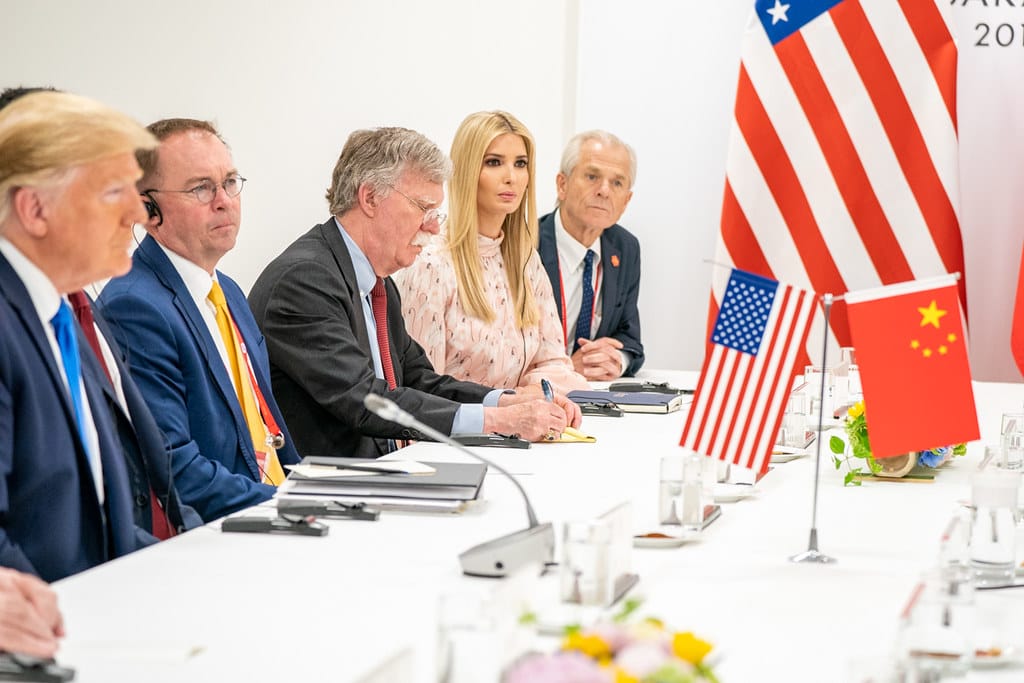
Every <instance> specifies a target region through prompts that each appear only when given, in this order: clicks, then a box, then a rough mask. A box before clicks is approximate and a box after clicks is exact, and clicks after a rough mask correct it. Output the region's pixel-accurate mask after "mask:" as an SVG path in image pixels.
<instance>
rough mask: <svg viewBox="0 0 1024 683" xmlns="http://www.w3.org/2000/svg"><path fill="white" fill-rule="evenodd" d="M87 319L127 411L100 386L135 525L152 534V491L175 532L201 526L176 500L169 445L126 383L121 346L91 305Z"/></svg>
mask: <svg viewBox="0 0 1024 683" xmlns="http://www.w3.org/2000/svg"><path fill="white" fill-rule="evenodd" d="M90 303H91V302H90ZM93 317H94V318H95V319H96V327H98V328H99V330H100V334H102V335H103V336H104V338H105V339H106V340H107V345H108V346H109V347H110V350H111V352H112V354H113V356H114V363H115V365H117V371H118V373H120V375H121V391H122V392H123V393H124V400H125V404H126V407H127V409H128V412H127V414H126V413H125V408H124V407H122V406H121V402H120V401H118V400H117V394H116V393H115V392H114V387H113V386H112V385H111V384H110V382H103V384H102V386H103V397H104V399H105V400H106V403H107V406H108V408H109V409H110V413H111V415H112V416H113V419H114V425H115V427H116V428H117V435H118V437H119V438H120V440H121V449H122V450H123V452H124V459H125V464H126V465H127V466H128V483H129V484H130V485H131V489H132V511H133V513H134V515H135V525H136V526H138V527H140V528H142V529H145V530H146V531H148V532H150V533H152V532H153V517H152V504H151V502H150V494H151V493H153V494H155V495H156V496H157V498H158V499H159V500H160V503H161V505H162V506H163V508H164V511H166V513H167V517H168V519H169V520H170V522H171V525H172V526H174V528H175V529H176V530H177V531H178V532H179V533H181V532H183V531H185V530H187V529H193V528H195V527H198V526H202V524H203V520H202V519H201V518H200V517H199V514H198V513H197V512H196V511H195V510H193V509H192V508H190V507H189V506H187V505H185V504H184V503H182V502H181V500H180V499H179V498H178V492H177V490H176V489H175V488H174V478H173V474H172V473H171V449H170V445H169V444H168V443H167V439H166V438H165V437H164V433H163V432H161V431H160V427H158V426H157V424H156V420H155V419H153V413H151V412H150V411H149V406H148V405H146V401H145V399H143V398H142V393H141V392H140V391H139V387H138V386H137V385H136V384H135V381H134V380H133V379H132V376H131V373H130V372H129V371H128V367H127V364H126V363H127V362H126V360H125V358H124V357H123V355H122V353H123V352H122V351H121V347H120V346H118V344H117V342H116V340H115V338H114V335H113V332H112V330H111V329H110V326H109V325H108V324H107V321H106V319H105V318H104V317H103V315H102V314H101V313H100V312H99V311H98V310H96V308H95V307H93Z"/></svg>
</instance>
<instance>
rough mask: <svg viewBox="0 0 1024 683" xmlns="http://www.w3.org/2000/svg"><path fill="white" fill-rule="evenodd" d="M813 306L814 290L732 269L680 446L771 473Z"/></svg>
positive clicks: (813, 309)
mask: <svg viewBox="0 0 1024 683" xmlns="http://www.w3.org/2000/svg"><path fill="white" fill-rule="evenodd" d="M815 301H816V295H815V294H814V292H809V291H806V290H802V289H797V288H796V287H792V286H790V285H784V284H781V283H778V282H775V281H774V280H769V279H768V278H764V277H761V276H760V275H754V274H753V273H747V272H744V271H742V270H735V269H733V270H732V271H731V275H730V276H729V281H728V284H727V286H726V288H725V297H724V302H723V304H722V307H721V310H720V311H719V313H718V318H717V320H716V321H715V325H714V328H713V329H712V332H711V340H710V341H711V344H710V346H709V350H708V353H707V354H706V356H705V358H704V368H703V370H702V371H701V375H700V381H699V382H698V383H697V391H696V393H695V394H694V398H693V403H691V404H690V412H689V415H688V416H687V418H686V427H685V428H684V429H683V437H682V439H681V440H680V442H679V444H680V445H681V446H683V447H684V448H689V449H692V450H694V451H696V452H697V453H701V454H703V455H710V456H712V457H714V458H718V459H720V460H725V461H728V462H731V463H733V464H735V465H740V466H742V467H747V468H749V469H752V470H754V471H755V472H763V471H765V470H766V469H767V468H768V462H769V461H770V459H771V451H772V446H773V445H774V443H775V438H776V435H777V434H778V431H779V425H780V424H781V422H782V413H783V410H784V408H785V406H786V399H787V398H788V397H789V393H790V389H791V388H792V378H793V368H794V365H795V364H796V361H797V357H798V356H799V354H800V350H801V348H802V347H803V345H804V344H805V343H806V342H807V332H808V330H809V329H810V327H811V322H812V321H813V315H814V312H815V311H816V310H817V306H816V305H815Z"/></svg>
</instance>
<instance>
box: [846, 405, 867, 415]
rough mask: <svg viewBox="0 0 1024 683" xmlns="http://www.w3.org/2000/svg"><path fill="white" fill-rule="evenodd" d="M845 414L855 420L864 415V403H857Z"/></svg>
mask: <svg viewBox="0 0 1024 683" xmlns="http://www.w3.org/2000/svg"><path fill="white" fill-rule="evenodd" d="M846 414H847V415H849V416H850V417H852V418H854V419H856V418H858V417H860V416H861V415H863V414H864V401H857V402H856V403H854V404H853V405H852V406H850V407H849V409H848V410H847V411H846Z"/></svg>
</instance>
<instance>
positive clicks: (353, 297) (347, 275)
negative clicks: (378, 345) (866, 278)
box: [318, 220, 376, 350]
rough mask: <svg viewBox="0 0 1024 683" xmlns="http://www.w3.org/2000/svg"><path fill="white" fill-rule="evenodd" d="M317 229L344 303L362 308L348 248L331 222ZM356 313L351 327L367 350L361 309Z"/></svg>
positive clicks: (367, 332) (367, 337) (367, 343)
mask: <svg viewBox="0 0 1024 683" xmlns="http://www.w3.org/2000/svg"><path fill="white" fill-rule="evenodd" d="M318 227H319V228H320V235H321V236H322V237H323V239H324V241H325V242H326V243H327V247H328V248H329V249H330V250H331V256H333V257H334V262H335V263H336V264H337V266H338V272H339V273H340V274H341V281H342V283H343V285H344V287H345V299H346V301H353V302H357V303H359V305H360V306H362V303H361V302H360V299H359V283H358V282H356V269H355V267H354V266H353V265H352V256H351V255H350V254H349V253H348V246H347V245H346V244H345V240H344V238H342V236H341V232H340V231H339V230H338V226H337V225H336V224H335V222H334V221H333V220H330V221H327V222H326V223H322V224H321V225H320V226H318ZM356 313H357V315H353V316H352V325H353V328H354V329H355V332H356V337H357V338H358V339H359V345H360V346H362V347H364V348H366V349H367V350H369V348H370V334H369V331H368V330H367V329H366V323H365V321H364V320H363V311H362V308H360V309H359V310H358V311H356ZM374 334H376V331H374Z"/></svg>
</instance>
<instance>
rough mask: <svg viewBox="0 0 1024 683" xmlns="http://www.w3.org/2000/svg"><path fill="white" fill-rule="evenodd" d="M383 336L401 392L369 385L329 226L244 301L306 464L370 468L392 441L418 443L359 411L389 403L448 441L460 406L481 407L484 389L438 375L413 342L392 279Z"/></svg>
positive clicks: (364, 339)
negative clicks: (366, 402) (336, 461)
mask: <svg viewBox="0 0 1024 683" xmlns="http://www.w3.org/2000/svg"><path fill="white" fill-rule="evenodd" d="M385 286H386V288H387V294H388V309H387V320H388V336H389V342H390V344H391V357H392V359H393V361H394V368H395V379H396V381H397V383H398V387H397V388H396V389H395V390H393V391H388V387H387V382H385V381H384V380H383V379H378V378H377V377H376V376H375V375H374V370H373V356H372V355H371V352H370V337H369V335H370V334H376V331H368V330H367V329H366V322H365V319H364V317H363V308H362V303H361V301H360V296H359V287H358V285H357V284H356V274H355V270H354V268H353V267H352V258H351V256H349V251H348V248H347V247H346V245H345V240H344V239H343V238H342V236H341V233H340V231H339V230H338V226H337V224H336V223H335V221H334V219H333V218H332V219H329V220H327V221H326V222H324V223H322V224H320V225H317V226H315V227H314V228H313V229H312V230H310V231H309V232H307V233H306V234H305V235H303V236H302V237H300V238H299V239H298V240H296V241H295V242H294V243H292V245H291V246H289V247H288V248H287V249H285V251H284V252H283V253H282V254H281V255H280V256H278V257H277V258H276V259H274V260H273V261H271V263H270V265H268V266H267V268H266V269H265V270H264V271H263V273H262V274H261V275H260V277H259V279H258V280H257V281H256V284H255V285H253V288H252V290H251V291H250V292H249V305H250V306H251V307H252V310H253V314H254V315H255V317H256V322H257V323H259V326H260V329H261V330H262V332H263V336H264V337H265V338H266V340H267V351H268V353H269V355H270V376H271V382H272V383H273V386H274V395H275V396H277V402H278V404H279V405H280V406H281V411H282V412H283V413H284V417H285V419H286V420H287V421H288V426H289V428H290V430H291V433H292V437H293V438H294V439H295V444H296V446H297V447H298V449H299V452H301V453H302V454H303V455H328V456H332V455H333V456H350V457H351V456H354V457H363V458H376V457H378V456H380V455H383V454H384V453H386V452H387V450H388V440H389V439H415V438H422V436H421V435H419V434H417V433H415V432H413V431H412V430H409V429H407V428H404V427H400V426H398V425H396V424H394V423H392V422H389V421H387V420H382V419H380V418H378V417H377V416H375V415H373V414H372V413H370V412H369V411H367V410H366V409H365V408H364V407H363V398H364V397H365V396H366V395H367V394H368V393H370V392H373V393H376V394H381V395H384V396H387V397H388V398H389V399H391V400H392V401H394V402H395V403H397V404H398V405H399V406H401V407H402V408H403V409H405V410H407V411H408V412H410V413H412V414H413V415H415V416H416V417H417V418H419V419H420V420H421V421H422V422H425V423H426V424H428V425H430V426H431V427H433V428H434V429H436V430H438V431H440V432H443V433H445V434H448V433H450V432H451V427H452V422H453V421H454V419H455V413H456V411H457V410H458V408H459V404H461V403H480V402H481V401H482V400H483V398H484V396H486V395H487V393H488V392H490V391H491V389H490V388H489V387H485V386H481V385H479V384H474V383H472V382H461V381H459V380H456V379H454V378H453V377H450V376H448V375H439V374H437V373H436V372H435V371H434V369H433V367H432V366H431V364H430V361H429V360H428V359H427V357H426V354H425V353H424V352H423V349H422V348H421V347H420V345H419V344H418V343H417V342H416V341H415V340H413V338H412V337H410V336H409V334H408V332H406V329H405V321H404V320H403V319H402V311H401V301H400V299H399V294H398V290H397V289H396V288H395V285H394V283H393V282H392V281H391V278H386V279H385Z"/></svg>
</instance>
